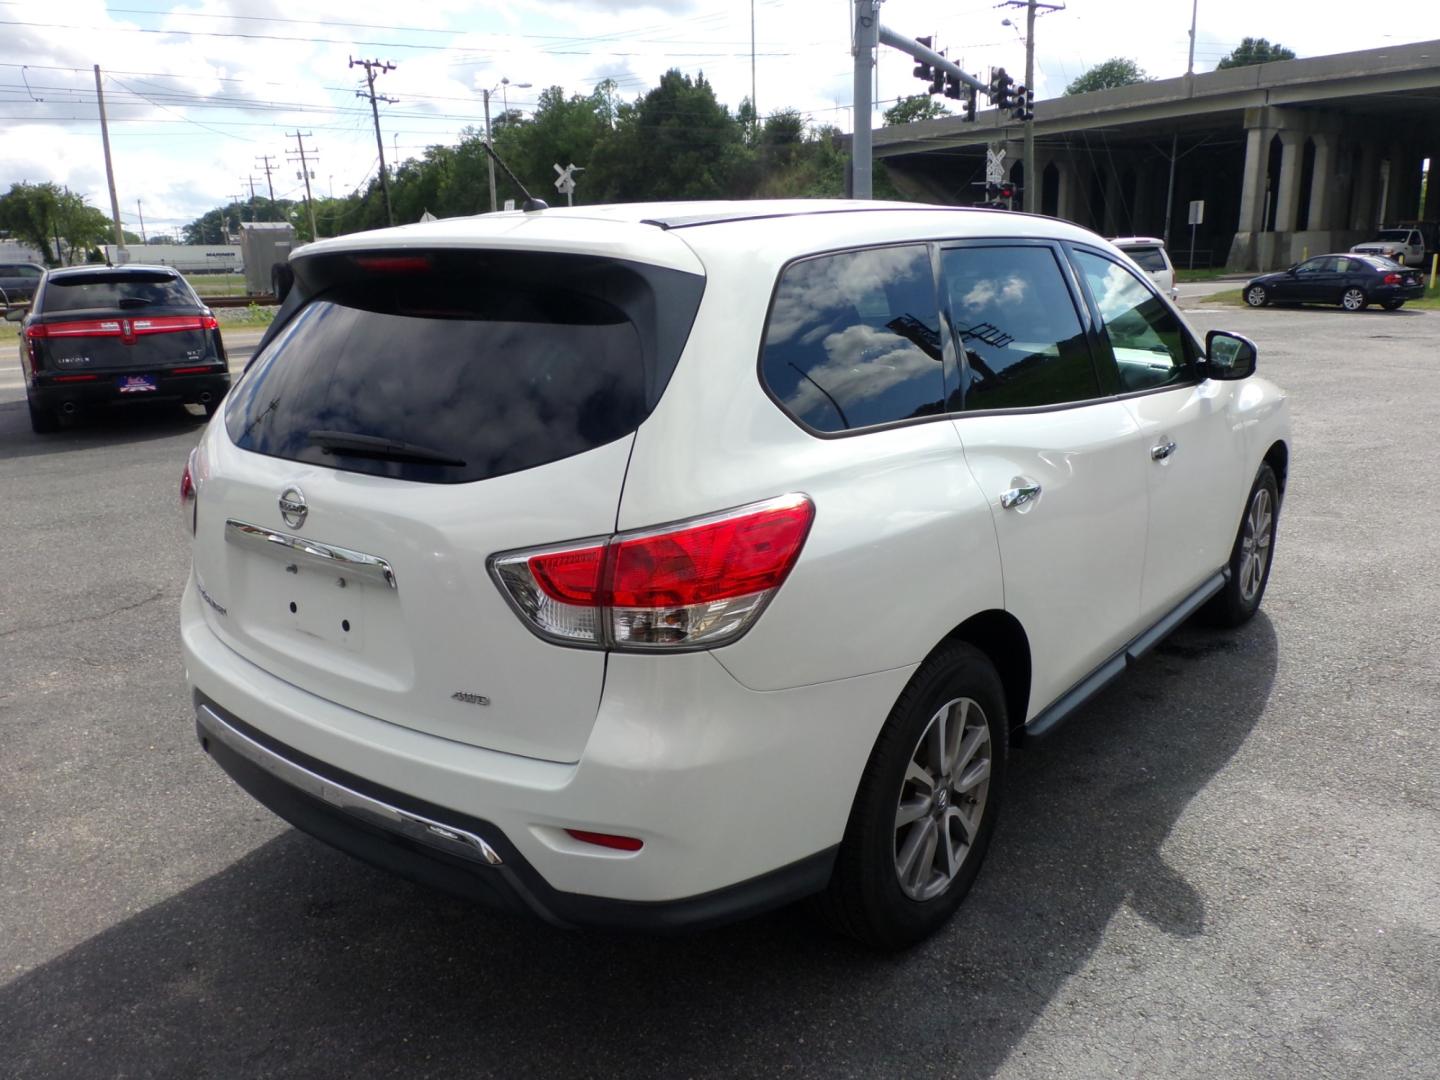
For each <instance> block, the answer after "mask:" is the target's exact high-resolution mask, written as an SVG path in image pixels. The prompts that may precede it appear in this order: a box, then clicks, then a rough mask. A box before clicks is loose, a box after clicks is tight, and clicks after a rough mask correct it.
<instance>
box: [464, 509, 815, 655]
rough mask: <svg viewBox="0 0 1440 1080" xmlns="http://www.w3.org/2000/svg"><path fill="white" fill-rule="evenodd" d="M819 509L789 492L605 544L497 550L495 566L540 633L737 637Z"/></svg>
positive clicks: (610, 643)
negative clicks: (763, 500)
mask: <svg viewBox="0 0 1440 1080" xmlns="http://www.w3.org/2000/svg"><path fill="white" fill-rule="evenodd" d="M814 516H815V507H814V505H813V504H812V503H811V502H810V500H809V499H808V498H806V497H805V496H804V495H784V496H781V497H780V498H777V499H770V500H768V501H766V502H763V503H754V504H751V505H749V506H744V507H741V508H739V509H737V510H732V511H727V512H725V513H722V514H715V515H712V516H709V517H705V518H698V519H694V520H691V521H687V522H677V523H676V524H674V525H667V526H663V527H661V528H658V529H646V530H643V531H636V532H630V533H618V534H616V535H615V536H612V537H610V538H608V540H604V541H590V542H587V543H583V544H577V545H571V546H564V547H553V548H541V549H533V548H532V549H529V550H526V551H516V552H507V553H505V554H503V555H496V556H493V557H492V558H491V560H490V570H491V573H492V574H494V576H495V579H496V581H497V582H498V583H499V585H500V587H501V589H502V591H503V592H504V593H505V595H506V596H507V597H508V598H509V600H510V601H511V603H512V604H513V605H514V607H515V608H516V610H517V611H518V612H519V613H520V615H521V617H522V618H524V619H525V621H526V623H527V624H528V625H529V626H530V628H531V629H532V630H534V631H535V632H536V633H537V634H539V635H540V636H541V637H544V638H547V639H549V640H551V641H556V642H560V643H563V644H569V645H587V646H591V647H600V648H605V647H609V648H619V649H665V648H676V647H680V648H686V647H688V648H696V647H704V646H715V645H722V644H726V643H728V642H731V641H734V640H735V639H737V638H738V637H740V635H741V634H743V633H744V632H745V631H746V630H747V629H749V627H750V626H751V625H752V624H753V623H754V622H755V620H756V619H757V618H759V615H760V612H761V610H762V609H763V608H764V607H765V605H766V603H768V602H769V600H770V598H771V597H772V596H774V594H775V592H776V590H777V589H779V588H780V585H781V584H782V583H783V582H784V581H785V578H786V576H787V575H788V574H789V573H790V570H791V568H792V567H793V566H794V565H795V561H796V559H797V558H798V557H799V555H800V549H801V547H803V545H804V543H805V538H806V536H807V535H808V533H809V531H810V523H811V521H812V520H813V519H814Z"/></svg>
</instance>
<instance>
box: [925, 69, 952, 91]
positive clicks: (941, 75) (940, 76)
mask: <svg viewBox="0 0 1440 1080" xmlns="http://www.w3.org/2000/svg"><path fill="white" fill-rule="evenodd" d="M948 78H949V76H948V75H946V74H945V72H943V71H941V70H940V69H939V68H936V69H935V78H933V79H931V80H930V93H932V94H940V93H944V91H945V82H946V80H947V79H948Z"/></svg>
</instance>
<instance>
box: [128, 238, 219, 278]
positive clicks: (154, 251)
mask: <svg viewBox="0 0 1440 1080" xmlns="http://www.w3.org/2000/svg"><path fill="white" fill-rule="evenodd" d="M104 248H105V257H106V259H108V260H109V261H110V263H111V264H112V265H115V266H119V265H120V264H121V263H143V264H145V265H147V266H171V267H174V268H175V269H176V270H179V271H180V272H181V273H182V274H239V273H242V272H244V269H245V259H244V256H243V254H242V252H241V250H240V245H239V244H126V245H125V254H124V255H123V256H122V255H121V254H120V249H119V248H117V247H116V246H115V245H114V244H106V245H104Z"/></svg>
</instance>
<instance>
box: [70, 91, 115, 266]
mask: <svg viewBox="0 0 1440 1080" xmlns="http://www.w3.org/2000/svg"><path fill="white" fill-rule="evenodd" d="M95 100H96V101H97V102H99V104H100V141H101V142H102V143H104V144H105V180H106V182H107V183H108V184H109V185H110V219H111V220H112V221H113V222H115V246H116V247H117V248H119V249H120V250H121V251H124V250H125V230H124V229H122V228H120V197H119V196H118V195H116V194H115V168H114V166H113V165H111V163H110V125H109V124H107V123H106V122H105V91H104V89H103V88H102V87H101V86H100V65H99V64H96V65H95ZM55 258H56V259H59V258H60V250H59V248H58V246H57V248H56V250H55Z"/></svg>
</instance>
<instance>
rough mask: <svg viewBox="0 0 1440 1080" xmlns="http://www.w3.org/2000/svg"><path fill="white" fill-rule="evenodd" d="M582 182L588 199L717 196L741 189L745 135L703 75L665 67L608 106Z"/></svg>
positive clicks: (748, 163) (746, 159) (747, 177)
mask: <svg viewBox="0 0 1440 1080" xmlns="http://www.w3.org/2000/svg"><path fill="white" fill-rule="evenodd" d="M616 113H617V116H616V122H615V132H614V134H613V135H612V136H611V137H609V138H607V139H605V140H604V141H603V142H602V143H601V144H600V145H599V146H597V148H596V154H595V161H594V162H593V164H592V165H591V166H590V170H591V171H590V172H589V174H588V175H587V176H586V178H585V179H586V181H587V182H588V183H589V185H590V191H591V198H592V199H594V200H596V201H636V200H644V199H717V198H726V197H732V198H733V197H737V196H742V195H745V194H748V191H747V190H746V188H747V187H748V186H749V184H750V183H751V182H753V157H751V156H750V153H749V150H748V148H747V147H746V146H745V133H744V129H743V128H742V127H741V125H740V124H739V122H738V121H737V120H736V119H735V118H734V117H733V116H731V115H730V111H729V110H728V109H727V108H725V106H723V105H721V104H720V102H719V101H717V100H716V98H715V91H714V89H713V88H712V87H711V86H710V84H709V83H708V82H707V81H706V80H705V76H704V75H703V74H701V75H699V76H697V77H696V78H694V79H691V78H690V76H688V75H682V74H681V73H680V72H679V71H676V70H674V69H671V70H670V71H667V72H666V73H665V74H664V75H662V76H661V78H660V85H659V86H657V87H655V89H653V90H651V91H650V92H649V93H648V94H646V95H645V96H644V97H642V98H640V99H639V100H638V101H636V102H635V103H634V104H631V105H621V106H620V107H619V108H618V109H617V110H616Z"/></svg>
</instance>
